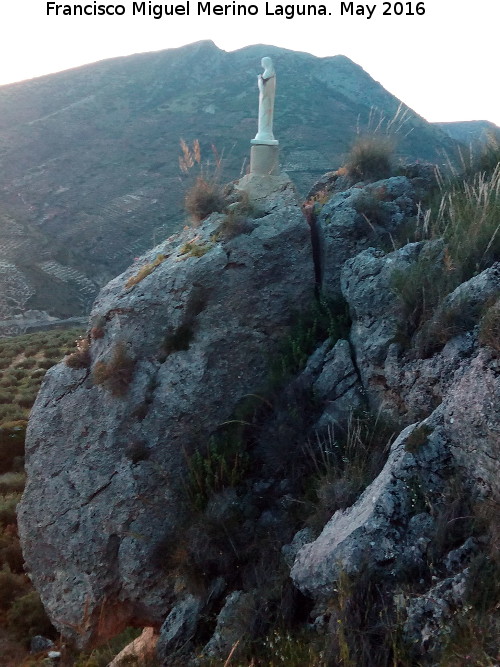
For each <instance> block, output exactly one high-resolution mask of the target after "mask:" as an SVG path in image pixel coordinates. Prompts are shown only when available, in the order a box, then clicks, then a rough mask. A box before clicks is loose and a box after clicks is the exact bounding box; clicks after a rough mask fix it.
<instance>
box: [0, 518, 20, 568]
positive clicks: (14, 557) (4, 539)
mask: <svg viewBox="0 0 500 667" xmlns="http://www.w3.org/2000/svg"><path fill="white" fill-rule="evenodd" d="M11 528H12V526H9V527H8V528H7V529H6V530H4V531H3V532H2V534H1V535H0V564H1V566H2V567H3V566H5V565H6V566H7V567H8V568H9V569H10V571H11V572H13V573H14V574H24V559H23V554H22V551H21V545H20V543H19V538H18V536H17V532H15V531H13V530H11Z"/></svg>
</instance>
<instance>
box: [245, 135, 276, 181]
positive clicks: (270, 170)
mask: <svg viewBox="0 0 500 667" xmlns="http://www.w3.org/2000/svg"><path fill="white" fill-rule="evenodd" d="M279 173H280V166H279V146H278V142H277V141H276V143H275V144H254V143H253V142H252V146H251V148H250V174H255V175H256V176H277V175H278V174H279Z"/></svg>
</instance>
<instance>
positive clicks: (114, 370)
mask: <svg viewBox="0 0 500 667" xmlns="http://www.w3.org/2000/svg"><path fill="white" fill-rule="evenodd" d="M135 363H136V362H135V359H133V358H132V357H131V356H130V354H129V353H128V351H127V347H126V345H125V343H123V342H119V343H117V344H116V345H115V347H114V349H113V352H112V353H111V359H110V360H109V361H108V362H106V361H98V362H97V363H96V364H95V366H94V368H93V370H92V380H93V382H94V384H96V385H102V386H103V387H104V388H105V389H107V390H108V391H109V392H111V394H112V395H113V396H116V397H120V396H123V395H124V394H126V393H127V391H128V387H129V385H130V383H131V382H132V378H133V375H134V369H135Z"/></svg>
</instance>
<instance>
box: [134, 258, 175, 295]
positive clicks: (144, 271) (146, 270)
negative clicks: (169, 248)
mask: <svg viewBox="0 0 500 667" xmlns="http://www.w3.org/2000/svg"><path fill="white" fill-rule="evenodd" d="M166 259H167V256H166V255H163V254H159V255H157V256H156V258H155V259H154V260H153V261H152V262H148V263H147V264H145V265H144V266H142V267H141V268H140V269H139V271H138V272H137V273H136V274H135V275H134V276H131V277H130V278H129V279H128V280H127V282H126V283H125V287H126V288H127V289H130V288H132V287H134V286H135V285H138V284H139V283H140V282H141V281H142V280H144V278H146V276H149V275H150V274H151V273H153V271H154V270H155V269H156V267H157V266H160V264H162V263H163V262H164V261H165V260H166Z"/></svg>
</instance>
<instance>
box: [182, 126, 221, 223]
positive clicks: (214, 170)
mask: <svg viewBox="0 0 500 667" xmlns="http://www.w3.org/2000/svg"><path fill="white" fill-rule="evenodd" d="M180 145H181V152H182V154H181V156H180V157H179V168H180V170H181V172H182V173H183V174H188V173H190V172H191V171H192V170H193V169H194V170H195V171H196V170H198V171H199V174H198V175H197V177H196V180H195V182H194V184H193V185H192V186H191V187H190V188H189V189H188V190H187V192H186V195H185V197H184V206H185V208H186V211H187V212H188V213H189V215H190V217H191V220H192V221H193V223H194V224H195V225H198V224H199V223H200V222H201V221H202V220H204V219H205V218H206V217H208V216H209V215H210V214H211V213H215V212H223V211H224V210H225V208H226V206H227V201H226V197H225V196H224V190H223V188H222V186H221V185H220V174H221V169H222V158H221V156H220V155H219V154H218V152H217V150H216V148H215V146H214V145H212V154H213V157H214V163H213V165H211V164H210V163H208V162H207V163H205V164H204V163H203V161H202V157H201V148H200V142H199V141H198V139H195V140H194V142H193V146H192V147H191V148H190V147H189V145H188V144H187V143H186V142H185V141H184V139H181V141H180Z"/></svg>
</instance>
